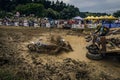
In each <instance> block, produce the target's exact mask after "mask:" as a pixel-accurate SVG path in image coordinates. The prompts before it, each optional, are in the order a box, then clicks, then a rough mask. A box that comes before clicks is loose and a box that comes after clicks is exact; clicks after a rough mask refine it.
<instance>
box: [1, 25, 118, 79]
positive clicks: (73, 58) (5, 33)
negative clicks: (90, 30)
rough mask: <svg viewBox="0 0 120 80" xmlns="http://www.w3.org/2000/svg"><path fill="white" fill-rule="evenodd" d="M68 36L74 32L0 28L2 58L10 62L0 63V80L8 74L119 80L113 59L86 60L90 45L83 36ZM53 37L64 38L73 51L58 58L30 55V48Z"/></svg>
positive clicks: (33, 76) (31, 76)
mask: <svg viewBox="0 0 120 80" xmlns="http://www.w3.org/2000/svg"><path fill="white" fill-rule="evenodd" d="M68 33H72V31H71V32H70V31H68V30H67V31H66V30H58V29H52V30H50V29H44V28H39V29H33V28H19V27H17V28H16V27H0V48H1V49H0V51H1V53H0V58H1V61H3V60H6V59H7V60H6V61H7V62H4V61H3V63H5V64H2V63H1V67H0V72H1V73H0V76H2V73H4V71H6V70H7V71H9V72H10V73H13V74H14V75H15V76H17V77H22V78H21V79H26V80H29V79H30V78H32V80H88V79H89V80H119V79H120V77H119V74H120V63H119V62H118V61H117V60H115V59H114V58H113V57H112V58H107V59H104V60H101V61H93V60H89V59H87V58H86V56H85V54H86V52H87V50H86V48H85V46H86V45H87V43H86V42H85V39H84V36H83V35H79V36H78V34H76V35H68ZM50 35H61V36H62V37H64V38H65V40H67V41H69V42H70V44H71V45H72V47H73V50H74V51H73V52H69V53H62V54H58V55H49V53H48V54H44V53H42V54H40V53H35V52H29V50H28V49H27V47H26V46H27V44H29V43H30V42H32V41H37V40H38V39H39V38H43V39H44V38H45V37H47V36H50ZM3 58H5V59H3ZM6 67H7V69H6ZM12 67H14V68H12ZM2 70H3V72H2ZM53 71H55V72H53ZM58 73H59V74H58ZM77 75H79V76H77ZM8 76H9V74H8ZM10 76H11V75H10ZM2 77H3V76H2ZM1 79H3V78H1Z"/></svg>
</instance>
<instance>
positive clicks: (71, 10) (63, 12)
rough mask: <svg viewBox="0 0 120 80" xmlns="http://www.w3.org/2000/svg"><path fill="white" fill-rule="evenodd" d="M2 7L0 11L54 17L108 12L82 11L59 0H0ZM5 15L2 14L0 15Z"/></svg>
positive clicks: (96, 14)
mask: <svg viewBox="0 0 120 80" xmlns="http://www.w3.org/2000/svg"><path fill="white" fill-rule="evenodd" d="M0 9H1V11H2V12H0V13H7V12H16V11H19V12H20V13H21V14H25V15H30V14H35V16H38V17H51V18H53V19H70V18H73V17H75V16H81V17H86V16H91V15H92V16H101V15H106V13H90V12H80V11H79V9H78V8H77V7H75V6H73V5H70V4H66V3H64V2H63V1H59V0H57V1H56V2H55V1H50V0H0ZM5 15H6V14H0V17H4V16H5Z"/></svg>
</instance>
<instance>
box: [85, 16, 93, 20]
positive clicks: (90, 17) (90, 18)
mask: <svg viewBox="0 0 120 80" xmlns="http://www.w3.org/2000/svg"><path fill="white" fill-rule="evenodd" d="M84 19H85V20H92V19H95V17H94V16H88V17H86V18H84Z"/></svg>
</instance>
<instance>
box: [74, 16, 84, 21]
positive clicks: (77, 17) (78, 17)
mask: <svg viewBox="0 0 120 80" xmlns="http://www.w3.org/2000/svg"><path fill="white" fill-rule="evenodd" d="M73 19H77V20H83V18H81V17H80V16H76V17H74V18H73Z"/></svg>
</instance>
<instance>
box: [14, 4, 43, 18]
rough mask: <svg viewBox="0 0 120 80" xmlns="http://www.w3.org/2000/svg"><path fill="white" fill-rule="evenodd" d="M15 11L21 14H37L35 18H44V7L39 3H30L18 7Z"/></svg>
mask: <svg viewBox="0 0 120 80" xmlns="http://www.w3.org/2000/svg"><path fill="white" fill-rule="evenodd" d="M15 11H19V12H20V13H21V14H26V15H30V14H35V16H39V17H42V16H43V12H44V6H43V5H42V4H37V3H28V4H26V5H18V6H17V7H16V9H15Z"/></svg>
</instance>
